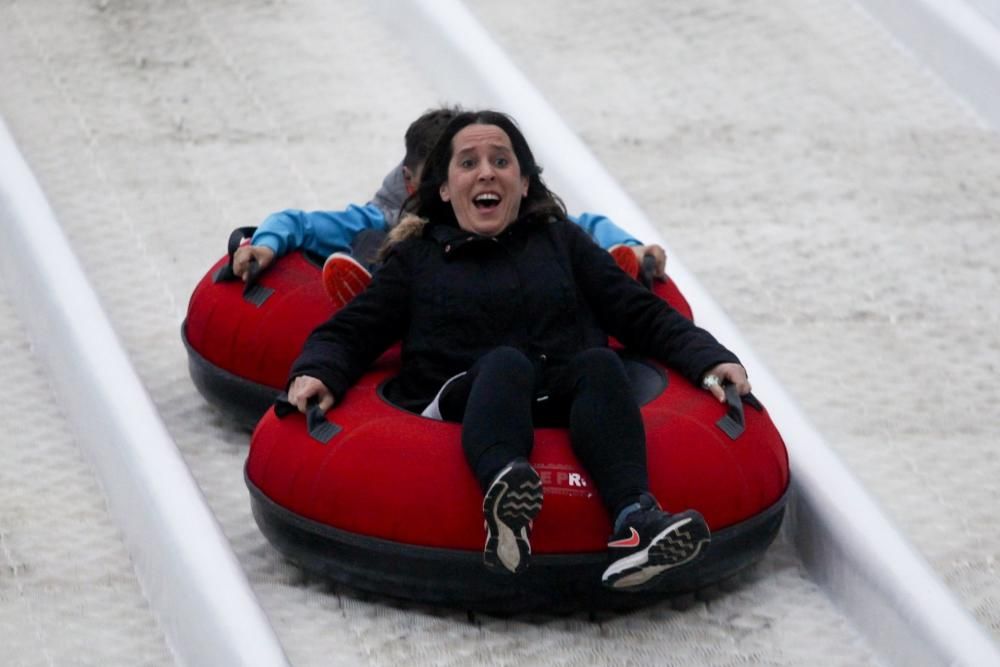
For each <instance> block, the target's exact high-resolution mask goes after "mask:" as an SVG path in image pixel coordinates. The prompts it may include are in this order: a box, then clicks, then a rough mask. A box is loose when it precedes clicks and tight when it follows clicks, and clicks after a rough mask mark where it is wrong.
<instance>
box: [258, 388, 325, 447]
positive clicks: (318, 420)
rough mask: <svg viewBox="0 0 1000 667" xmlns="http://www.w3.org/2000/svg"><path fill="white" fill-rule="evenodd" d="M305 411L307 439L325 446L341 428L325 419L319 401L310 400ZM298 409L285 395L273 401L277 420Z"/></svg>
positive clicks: (315, 399)
mask: <svg viewBox="0 0 1000 667" xmlns="http://www.w3.org/2000/svg"><path fill="white" fill-rule="evenodd" d="M307 408H308V409H307V410H306V430H307V431H308V432H309V437H311V438H312V439H313V440H316V441H317V442H319V443H320V444H323V445H325V444H327V443H328V442H330V440H331V439H332V438H333V436H335V435H337V434H338V433H340V431H341V427H340V426H339V425H337V424H334V423H333V422H332V421H330V420H329V419H327V418H326V413H325V412H323V411H322V410H320V409H319V400H318V399H317V398H315V397H313V398H310V399H309V402H308V403H307ZM298 411H299V409H298V408H297V407H295V405H294V404H292V403H291V402H290V401H289V400H288V395H287V394H281V395H279V396H278V397H277V398H276V399H274V414H275V415H277V417H278V419H284V418H285V417H287V416H288V415H291V414H295V413H296V412H298Z"/></svg>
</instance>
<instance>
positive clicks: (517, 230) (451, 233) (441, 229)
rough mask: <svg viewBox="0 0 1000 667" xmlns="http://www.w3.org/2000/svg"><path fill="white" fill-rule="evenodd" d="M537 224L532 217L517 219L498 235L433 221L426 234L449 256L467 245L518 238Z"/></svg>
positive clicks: (479, 245) (473, 245) (476, 245)
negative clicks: (483, 234)
mask: <svg viewBox="0 0 1000 667" xmlns="http://www.w3.org/2000/svg"><path fill="white" fill-rule="evenodd" d="M535 224H537V223H535V222H534V221H533V220H531V219H530V218H528V219H525V218H521V219H518V220H515V221H514V222H513V223H511V224H510V226H508V227H507V229H505V230H503V231H502V232H500V233H499V234H497V235H496V236H480V235H479V234H473V233H472V232H467V231H465V230H464V229H462V228H461V227H457V226H455V225H451V224H446V223H434V222H431V223H429V224H428V225H427V228H426V230H425V232H424V234H425V236H426V237H427V238H429V239H430V240H432V241H434V242H435V243H437V244H438V245H439V246H441V248H442V250H443V251H444V254H445V256H446V257H447V256H451V255H453V254H454V253H456V252H458V251H460V250H461V249H462V248H466V247H469V248H472V247H481V246H483V245H487V244H494V243H504V242H505V241H507V240H508V239H511V238H516V237H517V236H520V235H522V234H524V233H526V232H527V231H528V230H529V229H530V228H532V227H534V226H535Z"/></svg>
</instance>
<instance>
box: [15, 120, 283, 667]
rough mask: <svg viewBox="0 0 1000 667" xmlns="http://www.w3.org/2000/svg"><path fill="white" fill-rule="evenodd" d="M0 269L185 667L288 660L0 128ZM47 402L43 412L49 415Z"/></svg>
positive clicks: (38, 191) (37, 191)
mask: <svg viewBox="0 0 1000 667" xmlns="http://www.w3.org/2000/svg"><path fill="white" fill-rule="evenodd" d="M0 230H2V236H3V239H4V242H3V243H2V244H0V265H2V267H3V271H4V277H5V279H6V282H7V285H9V286H10V295H11V299H12V300H13V301H14V303H15V305H16V306H17V308H18V313H19V315H20V317H21V319H22V320H23V321H24V323H25V325H26V327H27V328H28V331H29V332H30V335H31V338H32V343H33V347H34V349H35V351H36V353H37V354H38V356H39V358H40V359H42V361H43V363H44V364H45V365H46V366H47V368H48V370H49V372H50V376H51V378H52V382H53V385H54V386H55V388H56V390H57V396H58V398H59V401H60V406H59V407H60V408H61V409H62V410H64V411H65V413H66V414H67V416H68V418H69V421H70V423H71V424H72V425H73V428H74V431H75V433H76V435H77V439H78V441H79V442H80V445H81V447H82V448H83V449H84V451H85V452H86V454H87V456H88V458H89V459H90V460H91V462H92V463H93V465H94V467H95V469H96V471H97V474H98V478H99V480H100V482H101V485H102V487H103V489H104V492H105V495H106V496H107V499H108V505H109V506H110V509H111V512H112V514H113V515H114V517H115V520H116V523H117V524H118V526H119V527H120V528H121V530H122V532H123V533H124V537H125V542H126V546H127V547H128V550H129V553H130V554H131V557H132V560H133V563H134V564H135V568H136V571H137V573H138V575H139V581H140V583H141V585H142V588H143V591H144V593H145V594H146V597H147V598H148V599H149V601H150V605H151V607H152V608H153V610H154V612H155V613H156V614H157V616H158V618H159V620H160V623H161V625H162V627H163V628H164V632H165V633H166V636H167V642H168V644H169V645H170V647H171V649H172V650H173V652H174V654H175V656H176V657H177V660H178V662H179V663H181V664H185V665H220V666H221V665H262V666H263V665H287V664H288V662H287V660H286V658H285V655H284V652H283V650H282V648H281V646H280V645H279V643H278V640H277V638H276V636H275V635H274V632H273V630H272V629H271V626H270V624H269V622H268V620H267V618H266V616H265V615H264V612H263V611H262V609H261V608H260V605H259V604H258V603H257V599H256V598H255V596H254V595H253V592H252V591H251V590H250V587H249V584H248V582H247V580H246V577H245V575H244V574H243V571H242V569H241V568H240V565H239V563H238V561H237V560H236V557H235V555H234V554H233V552H232V550H231V548H230V546H229V543H228V542H227V541H226V539H225V537H224V536H223V535H222V531H221V530H220V528H219V526H218V524H217V523H216V521H215V518H214V517H213V515H212V513H211V511H210V510H209V508H208V506H207V504H206V503H205V501H204V499H203V497H202V495H201V492H200V491H199V489H198V487H197V485H196V483H195V481H194V479H193V478H192V477H191V473H190V471H189V470H188V468H187V466H186V465H185V463H184V461H183V459H182V458H181V456H180V453H179V452H178V450H177V447H176V445H175V444H174V442H173V441H172V440H171V438H170V436H169V434H168V433H167V432H166V429H165V428H164V426H163V424H162V422H161V421H160V417H159V415H158V414H157V412H156V409H155V408H154V407H153V404H152V401H151V400H150V398H149V396H148V394H147V393H146V390H145V388H144V387H143V386H142V384H141V382H140V381H139V378H138V376H137V375H136V373H135V371H134V370H133V368H132V366H131V364H130V363H129V361H128V358H127V356H126V354H125V352H124V350H123V349H122V347H121V345H120V343H119V341H118V339H117V337H116V336H115V334H114V332H113V331H112V329H111V326H110V324H109V323H108V320H107V318H106V316H105V314H104V312H103V311H102V309H101V306H100V304H99V303H98V300H97V297H96V295H95V294H94V292H93V290H92V289H91V287H90V285H89V283H88V282H87V279H86V277H85V276H84V274H83V271H82V270H81V268H80V266H79V264H78V262H77V259H76V257H75V256H74V255H73V252H72V250H71V249H70V247H69V244H68V243H67V241H66V238H65V237H64V235H63V233H62V230H61V228H60V227H59V225H58V223H57V222H56V220H55V217H54V215H53V213H52V211H51V210H50V208H49V205H48V203H47V202H46V200H45V196H44V194H43V193H42V191H41V188H40V187H39V185H38V183H37V181H36V180H35V178H34V176H33V175H32V174H31V172H30V170H29V168H28V166H27V164H25V162H24V160H23V158H22V157H21V155H20V152H19V151H18V150H17V147H16V146H15V145H14V142H13V139H12V138H11V136H10V134H9V133H8V131H7V127H6V125H5V124H3V122H2V121H0ZM45 409H46V406H39V411H40V412H41V413H43V414H44V411H45Z"/></svg>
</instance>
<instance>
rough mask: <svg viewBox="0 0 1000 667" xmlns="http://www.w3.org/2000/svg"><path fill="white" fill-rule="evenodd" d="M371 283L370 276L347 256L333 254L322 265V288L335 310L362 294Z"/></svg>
mask: <svg viewBox="0 0 1000 667" xmlns="http://www.w3.org/2000/svg"><path fill="white" fill-rule="evenodd" d="M371 281H372V274H370V273H368V270H367V269H366V268H365V267H363V266H361V264H359V263H358V261H357V260H356V259H354V258H353V257H351V256H350V255H348V254H345V253H342V252H335V253H333V254H332V255H330V256H329V257H327V258H326V262H325V263H324V264H323V287H325V288H326V293H327V295H328V296H329V297H330V301H332V302H333V306H334V308H336V309H337V310H340V309H341V308H343V307H344V306H346V305H347V304H349V303H350V302H351V300H352V299H353V298H354V297H356V296H357V295H359V294H361V293H362V292H364V291H365V288H366V287H368V283H370V282H371Z"/></svg>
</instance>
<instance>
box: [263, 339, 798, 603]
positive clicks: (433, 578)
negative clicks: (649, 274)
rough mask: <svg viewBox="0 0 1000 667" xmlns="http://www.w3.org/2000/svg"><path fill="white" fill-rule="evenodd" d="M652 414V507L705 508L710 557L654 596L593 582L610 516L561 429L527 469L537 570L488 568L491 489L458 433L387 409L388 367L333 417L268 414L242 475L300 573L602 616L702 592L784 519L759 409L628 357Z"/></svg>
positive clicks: (782, 466)
mask: <svg viewBox="0 0 1000 667" xmlns="http://www.w3.org/2000/svg"><path fill="white" fill-rule="evenodd" d="M626 368H627V369H628V371H629V374H630V377H631V378H632V385H633V390H634V391H636V392H637V398H638V399H639V400H640V402H642V403H644V405H643V407H642V416H643V421H644V423H645V428H646V438H647V451H648V453H647V459H648V464H649V474H650V485H651V491H652V492H653V494H654V495H655V496H656V497H657V498H658V499H659V500H660V502H661V504H662V505H663V506H664V508H665V509H667V510H668V511H680V510H683V509H687V508H692V507H693V508H696V509H697V510H699V511H700V512H701V513H702V514H703V515H704V517H705V519H706V521H707V522H708V524H709V526H710V527H711V529H712V542H711V544H710V546H709V548H708V550H707V551H706V553H705V555H704V556H703V558H701V559H700V560H698V561H696V562H694V563H692V564H690V565H687V566H683V567H679V568H677V569H675V570H672V571H670V573H669V574H668V575H667V577H666V578H664V579H662V580H661V581H660V582H659V585H658V587H657V588H656V590H653V591H646V592H643V593H641V594H636V593H625V592H615V591H610V590H607V589H604V588H603V587H602V586H601V585H600V577H601V573H602V571H603V570H604V568H605V567H606V565H607V562H606V558H607V556H606V553H607V552H606V542H607V538H608V535H609V534H610V532H611V527H610V525H609V519H608V516H607V514H606V512H605V510H604V507H603V505H602V504H601V502H600V499H599V497H598V495H597V494H596V492H595V489H594V486H593V483H592V481H591V480H590V478H589V477H588V476H587V473H586V472H585V471H584V469H583V468H582V467H581V465H580V463H579V462H578V461H577V460H576V457H575V456H574V455H573V453H572V450H571V448H570V444H569V438H568V435H567V431H566V430H565V429H551V428H547V429H536V431H535V446H534V450H533V452H532V455H531V458H530V460H531V463H532V465H534V466H535V468H536V469H537V470H538V472H539V474H540V475H541V476H542V480H543V483H544V489H545V501H544V504H543V506H542V510H541V512H540V513H539V514H538V516H537V517H536V518H535V522H534V530H533V532H532V541H531V542H532V552H533V553H532V559H531V565H530V567H529V568H528V569H527V570H526V571H525V572H524V573H522V574H520V575H518V576H516V577H511V576H506V575H504V574H502V573H494V572H491V571H489V570H487V569H486V568H485V567H484V566H483V564H482V548H483V544H484V542H485V531H484V526H483V516H482V509H481V508H482V500H483V496H482V492H481V491H480V489H479V487H478V485H477V483H476V481H475V480H474V478H473V475H472V473H471V471H470V470H469V468H468V464H467V463H466V461H465V458H464V455H463V453H462V446H461V427H460V425H458V424H454V423H447V422H440V421H435V420H432V419H427V418H424V417H420V416H417V415H414V414H412V413H409V412H407V411H405V410H403V409H401V408H398V407H396V406H394V405H392V404H391V403H390V402H389V401H388V400H386V399H385V392H384V389H385V387H386V384H387V383H389V382H391V381H392V377H393V376H394V374H395V373H396V372H397V370H398V357H397V355H396V354H395V353H390V354H386V355H385V356H383V357H382V359H380V360H379V362H378V363H377V364H376V366H375V367H374V368H373V369H372V370H371V371H370V372H369V373H367V374H366V375H365V376H364V378H363V379H362V381H361V382H359V383H358V384H357V385H356V386H354V387H353V388H352V389H351V390H350V391H349V392H348V393H347V394H346V395H345V397H344V399H343V401H342V402H341V403H340V404H339V405H337V406H336V407H335V408H334V409H333V410H331V411H330V412H329V413H328V414H327V415H326V417H325V418H324V417H323V416H322V415H318V414H316V413H310V415H308V416H304V415H301V414H300V413H298V412H292V413H291V414H289V415H288V416H287V417H284V418H279V417H278V416H277V414H276V413H275V411H274V410H271V411H269V412H268V413H267V414H266V415H265V416H264V418H263V419H262V420H261V421H260V423H259V424H258V426H257V428H256V430H255V431H254V435H253V438H252V441H251V445H250V453H249V457H248V459H247V464H246V470H245V477H246V482H247V486H248V487H249V489H250V495H251V502H252V506H253V512H254V516H255V518H256V520H257V523H258V525H259V526H260V528H261V530H262V532H263V533H264V535H265V536H266V537H267V538H268V539H269V540H270V541H271V542H272V543H273V544H274V545H275V546H276V547H277V548H278V550H279V551H281V552H282V553H283V554H284V555H285V556H286V557H288V558H289V559H290V560H292V561H293V562H296V563H298V564H300V565H301V566H302V567H303V568H304V569H306V570H309V571H312V572H315V573H317V574H319V575H321V576H324V577H328V578H330V579H333V580H335V581H337V582H339V583H343V584H346V585H349V586H352V587H355V588H359V589H363V590H367V591H373V592H379V593H382V594H387V595H390V596H395V597H403V598H410V599H415V600H422V601H425V602H435V603H442V604H448V605H455V606H462V607H467V608H476V609H486V610H493V611H523V610H526V609H532V608H537V607H546V608H563V607H572V608H580V607H585V608H586V607H589V608H595V607H599V608H609V607H623V606H632V605H635V604H637V603H643V602H646V601H648V600H650V599H651V598H662V597H663V596H665V595H670V594H677V593H682V592H687V591H691V590H696V589H698V588H702V587H704V586H707V585H709V584H712V583H716V582H718V581H720V580H722V579H724V578H726V577H729V576H731V575H732V574H734V573H736V572H737V571H739V570H740V569H742V568H744V567H746V566H747V565H749V564H751V563H753V562H755V561H756V560H758V559H759V558H760V557H761V556H762V555H763V553H764V551H765V549H766V548H767V547H768V545H769V544H770V543H771V541H772V540H773V539H774V537H775V535H776V534H777V531H778V528H779V527H780V524H781V519H782V516H783V512H784V501H785V492H786V489H787V488H788V459H787V455H786V452H785V447H784V444H783V442H782V440H781V437H780V435H779V434H778V432H777V430H776V429H775V427H774V425H773V424H772V423H771V421H770V419H769V418H768V416H767V413H766V412H765V411H764V410H763V408H762V407H761V406H760V405H759V404H757V403H756V401H755V400H752V399H751V401H750V404H747V405H746V406H745V409H744V405H743V403H742V402H741V401H740V398H739V396H738V395H736V393H735V391H730V396H729V399H730V402H729V403H728V404H726V405H723V404H720V403H718V402H717V401H715V400H713V399H712V397H711V395H709V394H708V393H707V392H705V391H704V390H701V389H698V388H695V387H693V386H692V385H691V384H690V383H688V382H687V381H686V380H684V379H683V378H681V377H679V376H678V375H676V374H673V373H670V374H668V373H667V372H666V371H665V369H664V368H663V367H662V366H660V365H658V364H656V363H654V362H650V361H646V360H639V359H629V358H627V357H626Z"/></svg>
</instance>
